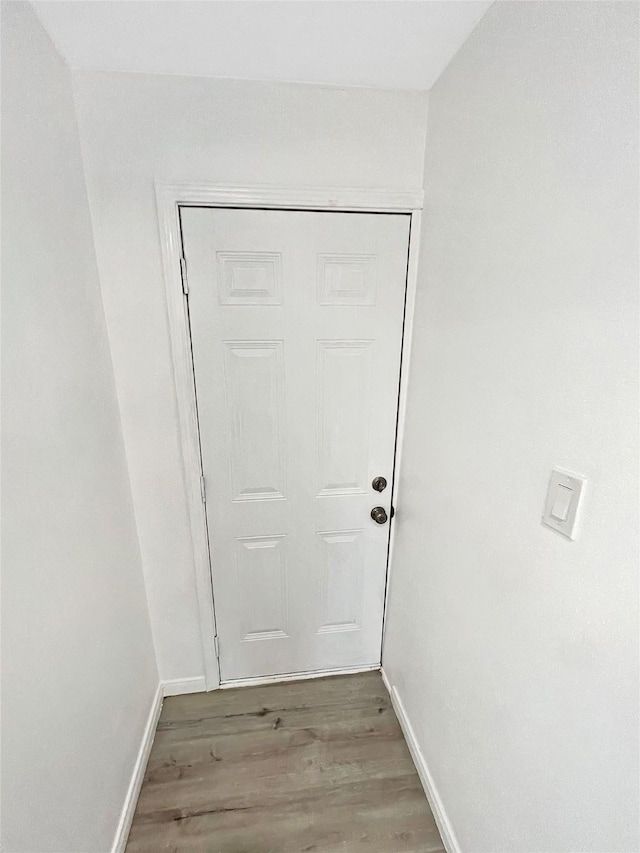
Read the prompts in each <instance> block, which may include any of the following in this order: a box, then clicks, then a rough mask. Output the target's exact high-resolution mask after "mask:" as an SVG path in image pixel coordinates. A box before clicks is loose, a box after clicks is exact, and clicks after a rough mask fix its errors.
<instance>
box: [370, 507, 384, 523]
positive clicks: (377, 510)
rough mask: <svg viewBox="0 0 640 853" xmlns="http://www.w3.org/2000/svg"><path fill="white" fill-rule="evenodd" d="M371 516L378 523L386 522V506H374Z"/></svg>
mask: <svg viewBox="0 0 640 853" xmlns="http://www.w3.org/2000/svg"><path fill="white" fill-rule="evenodd" d="M371 518H372V519H373V520H374V521H375V523H376V524H384V523H385V521H386V520H387V513H386V512H385V511H384V507H382V506H374V508H373V509H372V510H371Z"/></svg>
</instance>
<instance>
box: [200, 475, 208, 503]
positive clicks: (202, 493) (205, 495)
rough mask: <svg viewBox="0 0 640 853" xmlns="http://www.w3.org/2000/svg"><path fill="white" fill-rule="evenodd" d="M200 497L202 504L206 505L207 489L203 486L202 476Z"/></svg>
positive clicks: (201, 478)
mask: <svg viewBox="0 0 640 853" xmlns="http://www.w3.org/2000/svg"><path fill="white" fill-rule="evenodd" d="M200 496H201V498H202V503H203V504H206V502H207V489H206V487H205V484H204V474H203V475H202V476H201V477H200Z"/></svg>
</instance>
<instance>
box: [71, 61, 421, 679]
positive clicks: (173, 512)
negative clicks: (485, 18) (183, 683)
mask: <svg viewBox="0 0 640 853" xmlns="http://www.w3.org/2000/svg"><path fill="white" fill-rule="evenodd" d="M74 84H75V94H76V105H77V109H78V121H79V126H80V134H81V140H82V147H83V155H84V162H85V170H86V175H87V184H88V189H89V200H90V205H91V211H92V218H93V225H94V233H95V236H96V246H97V253H98V266H99V269H100V277H101V281H102V286H103V293H104V301H105V310H106V314H107V322H108V327H109V338H110V342H111V348H112V353H113V360H114V369H115V374H116V381H117V386H118V395H119V399H120V405H121V411H122V418H123V428H124V436H125V442H126V447H127V456H128V460H129V468H130V472H131V481H132V489H133V496H134V502H135V507H136V517H137V522H138V531H139V537H140V543H141V548H142V555H143V562H144V570H145V577H146V582H147V590H148V596H149V603H150V610H151V617H152V624H153V630H154V638H155V643H156V650H157V654H158V661H159V667H160V673H161V677H162V678H163V679H182V678H189V677H196V676H200V675H202V674H203V662H202V649H201V642H200V635H199V629H198V610H197V603H196V592H195V577H194V572H193V556H192V549H191V535H190V530H189V524H188V509H187V505H186V501H185V491H184V485H183V473H182V462H181V452H180V447H179V439H178V423H177V417H176V403H175V391H174V386H173V374H172V366H171V356H170V346H169V339H168V332H167V323H166V308H165V299H164V285H163V280H162V269H161V261H160V246H159V240H158V225H157V215H156V210H155V201H154V179H159V180H163V181H172V180H192V181H210V182H218V183H222V184H225V185H230V184H231V185H232V184H252V183H254V184H276V185H281V186H292V187H296V186H318V187H322V186H334V187H340V186H347V187H381V188H389V189H415V188H416V187H421V186H422V167H423V155H424V139H425V130H426V95H424V94H420V93H415V92H414V93H408V92H399V91H380V90H371V89H344V88H331V87H324V86H305V85H295V84H290V85H287V84H269V83H250V82H240V81H233V80H213V79H201V78H192V77H172V76H159V75H141V74H116V73H77V74H75V75H74Z"/></svg>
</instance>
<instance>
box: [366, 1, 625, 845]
mask: <svg viewBox="0 0 640 853" xmlns="http://www.w3.org/2000/svg"><path fill="white" fill-rule="evenodd" d="M637 142H638V5H637V4H636V3H580V2H576V3H574V2H569V3H548V2H540V3H538V2H529V3H496V4H494V6H492V7H491V9H490V10H489V12H488V13H487V15H486V16H485V18H484V19H483V20H482V21H481V22H480V24H479V26H478V28H477V29H476V30H475V31H474V33H473V34H472V35H471V37H470V38H469V40H468V41H467V42H466V44H465V45H464V46H463V47H462V49H461V50H460V52H459V53H458V54H457V56H456V57H455V58H454V59H453V61H452V63H451V64H450V66H449V67H448V69H447V71H446V72H445V74H444V76H443V77H442V78H441V79H440V80H439V82H438V83H437V84H436V86H435V87H434V89H433V90H432V92H431V94H430V101H429V126H428V134H427V153H426V166H425V174H426V195H427V215H426V223H425V227H424V234H423V239H424V244H423V251H422V268H421V275H420V283H419V291H418V300H417V311H416V329H415V333H414V347H413V354H412V367H411V371H412V372H411V379H410V392H409V408H408V425H407V435H406V444H405V451H404V453H405V455H404V463H403V472H402V480H401V486H402V491H401V501H400V506H399V507H398V515H397V523H398V538H397V550H396V559H395V565H394V568H393V574H392V580H391V592H390V613H389V621H388V627H387V634H386V645H385V650H384V656H383V664H384V667H385V669H386V670H387V672H388V674H389V675H390V678H391V681H392V683H393V684H395V685H396V687H397V689H398V693H399V695H400V697H401V699H402V700H403V702H404V704H405V706H406V709H407V714H408V716H409V718H410V720H411V722H412V724H413V727H414V728H415V731H416V735H417V738H418V741H419V743H420V745H421V748H422V750H423V752H424V755H425V757H426V760H427V764H428V766H429V768H430V770H431V772H432V774H433V777H434V779H435V782H436V786H437V788H438V790H439V792H440V795H441V797H442V800H443V802H444V806H445V808H446V811H447V813H448V815H449V817H450V819H451V822H452V824H453V827H454V829H455V830H456V832H457V835H458V840H459V842H460V846H461V849H462V850H464V851H474V853H479V851H486V853H499V851H505V853H506V851H508V853H524V851H529V853H541V851H548V853H570V852H571V853H575V851H598V853H605V851H606V853H612V851H638V850H639V849H640V838H639V836H638V802H639V795H638V633H639V632H638V628H639V626H638V547H637V533H638V360H637V356H638V150H637ZM554 465H562V466H566V467H567V468H569V469H570V470H575V471H577V472H579V473H583V474H585V475H587V476H588V477H589V486H588V493H587V497H586V502H585V507H584V529H583V532H582V535H581V536H580V538H579V539H578V541H575V542H571V541H568V540H566V539H564V538H562V537H561V536H560V535H559V534H556V533H554V532H552V531H551V530H549V529H547V528H545V527H543V526H542V525H541V524H540V516H541V514H542V509H543V505H544V499H545V492H546V487H547V481H548V477H549V473H550V470H551V468H552V466H554Z"/></svg>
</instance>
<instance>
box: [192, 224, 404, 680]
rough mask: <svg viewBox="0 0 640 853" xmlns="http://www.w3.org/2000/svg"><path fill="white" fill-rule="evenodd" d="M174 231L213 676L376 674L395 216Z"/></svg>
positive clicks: (399, 293) (391, 408) (385, 533)
mask: <svg viewBox="0 0 640 853" xmlns="http://www.w3.org/2000/svg"><path fill="white" fill-rule="evenodd" d="M181 220H182V234H183V243H184V253H185V259H186V266H187V278H188V284H189V296H188V299H189V315H190V323H191V335H192V346H193V361H194V369H195V378H196V396H197V401H198V416H199V426H200V440H201V447H202V461H203V471H204V477H205V483H206V511H207V523H208V529H209V545H210V553H211V569H212V576H213V592H214V603H215V612H216V621H217V630H218V644H219V654H220V668H221V677H222V680H223V681H229V680H233V679H240V678H250V677H254V676H268V675H277V674H285V673H297V672H313V671H319V670H332V669H341V668H346V667H359V666H363V667H364V666H367V665H376V664H379V662H380V645H381V637H382V617H383V608H384V595H385V584H386V571H387V548H388V542H389V521H388V520H387V521H384V515H383V514H382V513H379V518H378V521H382V522H383V523H377V522H376V521H375V520H374V519H373V518H372V517H371V511H372V509H373V508H374V507H376V506H378V507H382V508H383V509H384V511H385V514H386V515H387V516H389V514H390V501H391V481H392V477H393V464H394V450H395V432H396V419H397V408H398V383H399V372H400V354H401V339H402V325H403V315H404V299H405V283H406V269H407V254H408V242H409V216H408V215H404V214H364V213H333V212H326V213H325V212H315V211H283V210H278V211H275V210H238V209H235V210H230V209H213V208H196V207H192V208H183V209H182V211H181ZM376 477H384V478H385V479H386V481H387V483H388V485H387V487H386V489H385V490H384V491H382V492H377V491H375V490H374V489H373V487H372V481H373V480H374V478H376Z"/></svg>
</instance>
